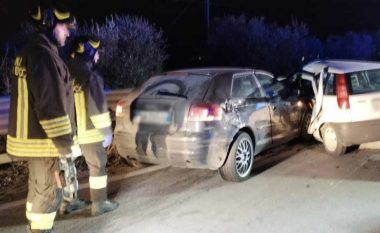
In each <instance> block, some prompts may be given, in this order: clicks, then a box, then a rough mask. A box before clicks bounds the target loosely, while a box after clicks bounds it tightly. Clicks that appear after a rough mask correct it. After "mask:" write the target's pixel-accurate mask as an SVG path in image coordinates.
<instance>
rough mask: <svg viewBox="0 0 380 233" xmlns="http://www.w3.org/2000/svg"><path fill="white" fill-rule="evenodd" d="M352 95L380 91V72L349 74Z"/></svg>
mask: <svg viewBox="0 0 380 233" xmlns="http://www.w3.org/2000/svg"><path fill="white" fill-rule="evenodd" d="M347 76H348V80H349V81H350V83H351V89H352V94H363V93H369V92H377V91H380V70H364V71H359V72H353V73H349V74H347Z"/></svg>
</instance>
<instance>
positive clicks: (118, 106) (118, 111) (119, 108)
mask: <svg viewBox="0 0 380 233" xmlns="http://www.w3.org/2000/svg"><path fill="white" fill-rule="evenodd" d="M124 105H125V100H120V101H119V102H117V104H116V109H115V115H116V116H117V117H121V116H123V107H124Z"/></svg>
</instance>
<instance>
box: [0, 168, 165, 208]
mask: <svg viewBox="0 0 380 233" xmlns="http://www.w3.org/2000/svg"><path fill="white" fill-rule="evenodd" d="M169 167H170V165H167V164H160V165H153V166H150V167H147V168H142V169H139V170H136V171H132V172H130V173H127V174H120V175H116V176H111V177H110V178H109V179H108V183H111V182H115V181H120V180H124V179H127V178H132V177H136V176H140V175H144V174H148V173H152V172H156V171H160V170H164V169H167V168H169ZM88 187H89V186H88V182H86V183H83V184H80V186H79V189H78V191H80V190H82V189H85V188H88ZM25 203H26V199H22V200H18V201H13V202H7V203H4V204H1V205H0V211H3V210H6V209H9V208H14V207H16V206H19V205H25Z"/></svg>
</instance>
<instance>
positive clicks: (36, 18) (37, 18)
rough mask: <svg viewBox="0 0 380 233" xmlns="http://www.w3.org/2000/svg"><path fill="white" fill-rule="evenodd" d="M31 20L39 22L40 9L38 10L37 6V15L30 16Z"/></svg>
mask: <svg viewBox="0 0 380 233" xmlns="http://www.w3.org/2000/svg"><path fill="white" fill-rule="evenodd" d="M32 18H33V19H35V20H37V21H40V20H41V8H40V6H38V10H37V13H36V14H35V15H33V14H32Z"/></svg>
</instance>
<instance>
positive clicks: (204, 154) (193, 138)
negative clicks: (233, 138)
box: [115, 131, 230, 169]
mask: <svg viewBox="0 0 380 233" xmlns="http://www.w3.org/2000/svg"><path fill="white" fill-rule="evenodd" d="M216 135H218V136H216ZM225 138H227V137H220V134H218V133H215V132H211V131H205V132H202V133H192V134H186V133H175V134H173V135H162V134H161V135H159V134H156V135H155V134H154V133H153V134H144V133H128V132H115V144H116V147H117V150H118V151H119V153H120V154H121V155H122V156H123V157H126V156H130V157H132V158H136V159H137V160H138V161H140V162H145V163H154V164H170V165H171V166H175V167H188V168H207V169H218V168H220V167H221V166H222V165H223V163H224V161H225V159H226V157H227V153H228V147H229V144H230V143H229V141H228V140H227V139H225Z"/></svg>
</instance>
